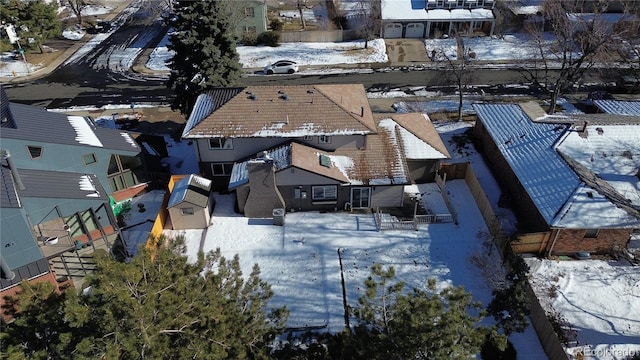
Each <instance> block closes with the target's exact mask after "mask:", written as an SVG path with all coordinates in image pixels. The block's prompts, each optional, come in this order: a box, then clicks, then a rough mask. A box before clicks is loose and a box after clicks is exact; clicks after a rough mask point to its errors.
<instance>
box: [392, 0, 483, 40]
mask: <svg viewBox="0 0 640 360" xmlns="http://www.w3.org/2000/svg"><path fill="white" fill-rule="evenodd" d="M381 1H382V3H381V9H382V14H381V16H382V34H381V35H382V37H384V38H387V39H389V38H440V37H444V36H451V35H452V34H454V33H458V34H461V35H466V34H468V35H478V34H483V35H493V28H494V26H495V21H496V19H495V15H494V13H493V9H494V1H493V0H381Z"/></svg>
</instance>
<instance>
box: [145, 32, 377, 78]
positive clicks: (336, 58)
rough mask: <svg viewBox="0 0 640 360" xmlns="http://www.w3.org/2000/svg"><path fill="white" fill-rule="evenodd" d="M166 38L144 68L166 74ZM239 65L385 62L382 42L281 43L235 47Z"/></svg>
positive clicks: (167, 54)
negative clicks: (284, 60)
mask: <svg viewBox="0 0 640 360" xmlns="http://www.w3.org/2000/svg"><path fill="white" fill-rule="evenodd" d="M168 41H169V40H168V38H167V37H164V39H163V40H162V41H161V42H160V44H159V45H158V47H156V48H155V49H154V50H153V52H152V53H151V55H150V56H149V61H147V64H146V67H147V68H148V69H151V70H154V71H169V68H168V67H167V65H166V61H167V60H169V59H170V58H171V56H173V53H172V52H171V51H169V50H168V49H167V47H166V44H167V43H168ZM237 50H238V55H240V63H241V64H242V66H243V67H244V68H262V67H264V66H266V65H269V64H272V63H274V62H276V61H278V60H282V59H288V60H293V61H295V62H297V63H298V64H300V65H302V66H304V65H327V66H328V65H335V64H369V63H385V62H387V60H388V57H387V50H386V47H385V43H384V40H383V39H376V40H372V41H369V44H368V46H367V49H365V48H364V41H347V42H341V43H283V44H281V45H280V46H278V47H270V46H238V48H237Z"/></svg>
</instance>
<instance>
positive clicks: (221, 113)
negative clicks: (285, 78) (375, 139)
mask: <svg viewBox="0 0 640 360" xmlns="http://www.w3.org/2000/svg"><path fill="white" fill-rule="evenodd" d="M374 131H375V124H374V122H373V116H372V113H371V108H370V106H369V101H368V99H367V94H366V92H365V90H364V87H363V86H362V85H355V84H353V85H349V84H347V85H294V86H248V87H245V88H233V89H228V88H224V89H214V90H211V91H209V92H207V93H205V94H202V95H200V96H199V97H198V99H197V101H196V104H195V106H194V110H193V112H192V113H191V115H190V117H189V119H188V121H187V124H186V126H185V129H184V132H183V133H182V136H183V137H184V138H210V137H227V138H239V137H286V138H290V137H301V136H311V135H329V136H332V135H354V134H369V133H372V132H374Z"/></svg>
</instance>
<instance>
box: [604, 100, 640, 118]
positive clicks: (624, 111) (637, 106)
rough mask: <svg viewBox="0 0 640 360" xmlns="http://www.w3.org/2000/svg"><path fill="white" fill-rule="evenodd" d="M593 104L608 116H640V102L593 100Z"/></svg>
mask: <svg viewBox="0 0 640 360" xmlns="http://www.w3.org/2000/svg"><path fill="white" fill-rule="evenodd" d="M593 104H594V105H595V106H596V107H598V109H599V110H600V111H602V112H605V113H607V114H616V115H635V116H640V100H633V101H619V100H593Z"/></svg>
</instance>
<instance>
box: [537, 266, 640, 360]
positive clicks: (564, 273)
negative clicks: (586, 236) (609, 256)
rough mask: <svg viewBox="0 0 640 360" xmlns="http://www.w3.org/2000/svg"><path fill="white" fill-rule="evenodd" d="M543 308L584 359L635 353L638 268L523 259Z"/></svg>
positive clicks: (639, 345) (639, 350)
mask: <svg viewBox="0 0 640 360" xmlns="http://www.w3.org/2000/svg"><path fill="white" fill-rule="evenodd" d="M527 262H528V264H529V266H530V267H531V277H530V278H531V284H532V286H533V288H534V291H535V292H536V295H537V296H538V298H539V300H540V303H541V304H542V306H543V308H545V310H547V311H551V312H557V313H558V314H559V315H560V316H561V317H562V318H564V319H565V320H566V322H567V323H568V324H570V325H571V326H570V331H572V333H573V334H574V335H575V337H576V338H575V340H576V341H577V343H575V344H571V345H569V347H568V348H567V349H566V350H567V353H568V354H570V355H576V356H577V355H578V354H579V353H582V354H583V355H585V357H584V359H626V358H628V357H629V356H631V355H634V354H640V267H638V266H630V265H629V264H628V263H626V262H624V263H623V262H615V261H602V260H563V261H556V260H539V259H527Z"/></svg>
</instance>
